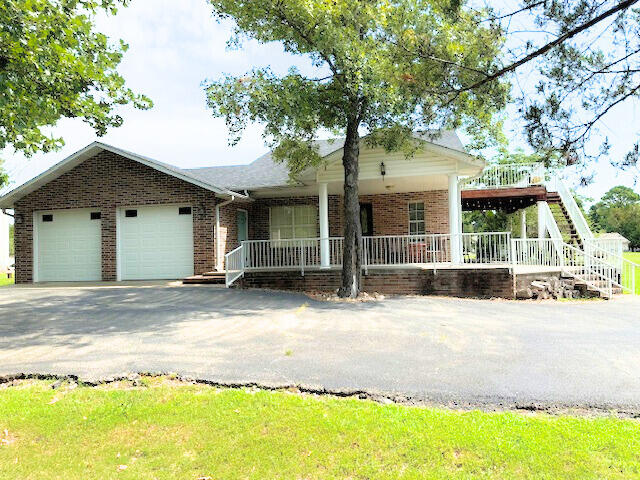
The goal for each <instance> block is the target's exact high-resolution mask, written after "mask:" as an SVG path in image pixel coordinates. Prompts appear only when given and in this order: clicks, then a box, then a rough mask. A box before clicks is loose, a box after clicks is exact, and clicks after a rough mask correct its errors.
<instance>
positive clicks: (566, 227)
mask: <svg viewBox="0 0 640 480" xmlns="http://www.w3.org/2000/svg"><path fill="white" fill-rule="evenodd" d="M547 203H548V204H549V208H550V209H551V213H552V214H553V218H554V219H555V221H556V223H557V224H558V228H559V229H560V233H561V234H562V239H563V241H564V242H565V243H568V244H569V245H574V246H575V247H578V248H582V247H583V245H582V239H581V238H580V236H579V235H578V231H577V230H576V227H575V225H574V224H573V220H571V216H570V215H569V212H567V209H566V207H565V206H564V204H563V203H562V199H561V198H560V195H559V194H558V193H557V192H549V193H548V194H547Z"/></svg>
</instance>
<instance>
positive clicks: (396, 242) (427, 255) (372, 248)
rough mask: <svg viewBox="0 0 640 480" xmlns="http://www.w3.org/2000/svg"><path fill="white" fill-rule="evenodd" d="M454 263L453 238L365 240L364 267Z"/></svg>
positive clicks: (369, 238) (428, 236)
mask: <svg viewBox="0 0 640 480" xmlns="http://www.w3.org/2000/svg"><path fill="white" fill-rule="evenodd" d="M450 261H451V235H448V234H442V235H439V234H433V235H382V236H379V237H363V238H362V266H363V267H364V268H367V267H380V266H397V265H412V264H418V263H446V262H450Z"/></svg>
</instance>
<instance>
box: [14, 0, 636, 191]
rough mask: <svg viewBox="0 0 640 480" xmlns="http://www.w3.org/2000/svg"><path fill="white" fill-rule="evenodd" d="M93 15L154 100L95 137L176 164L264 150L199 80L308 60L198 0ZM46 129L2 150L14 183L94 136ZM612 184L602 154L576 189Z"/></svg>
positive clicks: (631, 113) (622, 119) (621, 116)
mask: <svg viewBox="0 0 640 480" xmlns="http://www.w3.org/2000/svg"><path fill="white" fill-rule="evenodd" d="M97 23H98V28H99V29H100V30H101V31H103V32H105V33H107V34H108V35H109V36H110V37H112V38H114V39H117V38H122V39H124V40H125V41H126V42H127V43H128V44H129V46H130V49H129V51H128V52H127V53H126V54H125V57H124V60H123V62H122V64H121V66H120V68H119V71H120V72H121V74H122V75H123V76H124V77H125V79H126V81H127V83H128V85H129V86H130V87H131V88H132V89H133V90H134V91H136V92H141V93H145V94H146V95H148V96H149V97H151V98H152V100H153V101H154V107H153V109H152V110H150V111H136V110H134V109H130V108H123V109H121V111H120V112H121V114H122V115H123V117H124V119H125V123H124V125H123V126H122V127H120V128H117V129H112V130H110V131H109V133H108V134H107V135H106V136H104V137H102V138H100V139H99V140H100V141H103V142H106V143H109V144H112V145H114V146H117V147H120V148H123V149H126V150H131V151H133V152H136V153H139V154H141V155H146V156H149V157H152V158H155V159H157V160H160V161H163V162H167V163H171V164H174V165H177V166H180V167H199V166H210V165H228V164H242V163H248V162H250V161H252V160H254V159H255V158H257V157H258V156H259V155H261V154H262V153H264V152H265V151H266V150H267V149H266V146H265V145H264V142H263V139H262V137H261V133H262V130H261V128H260V127H259V126H254V127H252V128H249V129H248V130H247V131H246V132H245V135H244V137H243V139H242V141H241V142H240V144H239V145H237V146H235V147H233V148H232V147H229V146H228V145H227V132H226V129H225V126H224V121H223V120H218V119H214V118H212V117H211V114H210V112H209V111H208V110H207V107H206V104H205V97H204V93H203V89H202V87H201V83H202V81H203V80H205V79H207V78H218V77H219V76H220V75H222V74H223V73H231V74H242V73H245V72H246V71H248V70H250V69H251V68H252V67H254V66H267V65H268V66H271V68H273V69H274V70H275V71H283V72H284V71H285V70H286V68H287V67H288V66H290V65H291V64H292V62H295V63H296V64H297V65H298V66H300V67H302V68H303V70H304V69H306V68H305V66H306V65H308V63H307V62H305V61H304V60H303V59H294V58H292V57H291V56H288V55H286V54H284V52H283V51H282V49H281V48H280V47H279V46H278V45H266V46H264V45H258V44H256V43H248V44H245V45H244V48H242V49H241V50H239V51H229V50H227V48H226V44H225V42H226V40H227V39H228V38H229V36H230V32H231V30H230V26H229V25H228V24H219V23H217V22H216V21H215V20H214V19H213V18H212V16H211V12H210V9H209V7H208V6H207V4H206V2H205V1H204V0H180V1H176V0H135V1H134V2H132V3H131V6H130V7H128V8H122V9H121V10H120V12H119V13H118V15H117V16H115V17H100V18H98V21H97ZM638 113H639V112H638V107H637V104H636V105H626V106H624V107H622V108H620V109H618V110H617V111H616V112H615V115H612V116H610V117H609V118H608V120H607V124H606V125H604V126H602V127H601V128H602V131H603V133H604V134H606V135H608V136H609V140H610V142H611V143H613V145H614V148H613V150H612V155H613V156H621V155H623V154H624V152H626V151H627V149H628V148H629V145H630V144H631V143H632V142H633V141H634V139H637V135H638V133H639V131H640V128H639V127H638V125H640V121H639V120H640V115H638ZM514 129H515V131H514ZM517 131H519V126H518V125H508V131H507V133H508V135H509V137H510V138H512V139H513V140H514V142H513V143H514V145H517V144H518V143H519V140H518V138H517V134H516V133H517ZM53 132H54V134H55V135H60V136H62V137H64V139H65V141H66V146H65V147H64V148H63V149H62V150H60V151H57V152H53V153H49V154H46V155H37V156H34V157H32V158H31V159H29V160H25V159H24V158H23V157H21V156H18V155H15V154H12V152H10V151H5V152H3V153H2V158H4V159H5V160H6V161H5V169H6V170H7V171H8V172H9V173H10V175H11V180H12V183H13V187H15V186H16V185H18V184H21V183H23V182H25V181H27V180H29V179H30V178H32V177H34V176H36V175H38V174H39V173H41V172H42V171H44V170H45V169H47V168H49V167H50V166H52V165H53V164H55V163H57V162H59V161H60V160H62V159H64V158H65V157H67V156H68V155H70V154H72V153H73V152H75V151H77V150H80V149H81V148H83V147H84V146H86V145H87V144H89V143H91V142H92V141H94V140H96V136H95V134H94V133H93V130H92V129H91V128H89V127H88V126H86V125H85V124H84V123H83V122H82V121H81V120H62V121H60V122H59V123H58V125H57V126H56V127H55V128H54V129H53ZM617 184H626V185H629V186H633V177H632V175H629V174H626V175H625V174H620V173H619V172H618V171H617V170H616V169H614V168H613V167H612V166H611V165H610V164H609V162H608V159H603V160H602V161H601V162H600V164H599V166H598V175H597V178H596V181H595V182H594V183H593V184H592V185H591V186H589V187H587V188H584V189H581V190H580V193H582V194H585V195H587V196H591V197H594V198H599V197H600V196H601V195H602V194H603V193H604V192H606V191H607V190H608V189H609V188H611V187H612V186H614V185H617ZM635 188H636V190H638V187H635Z"/></svg>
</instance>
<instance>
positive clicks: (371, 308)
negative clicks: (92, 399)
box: [0, 284, 640, 412]
mask: <svg viewBox="0 0 640 480" xmlns="http://www.w3.org/2000/svg"><path fill="white" fill-rule="evenodd" d="M142 371H144V372H177V373H181V374H185V375H191V376H194V377H200V378H204V379H209V380H214V381H220V382H239V383H244V382H257V383H264V384H304V385H312V386H321V387H325V388H328V389H332V390H336V389H362V390H367V391H371V392H378V393H392V394H398V393H399V394H402V395H406V396H408V397H410V398H411V399H414V400H416V401H427V402H436V403H452V402H455V403H458V404H462V405H469V404H471V405H495V404H499V405H505V404H506V405H513V404H514V403H515V404H531V403H537V404H539V405H540V406H561V407H565V406H569V407H571V406H579V407H594V406H596V407H600V408H622V409H625V410H627V411H631V412H640V301H638V299H636V298H630V297H624V298H618V299H616V300H614V301H610V302H604V301H590V302H566V303H564V302H541V303H535V302H512V301H487V300H460V299H450V298H434V297H422V298H418V297H396V298H388V299H386V300H384V301H380V302H375V303H361V304H336V303H325V302H317V301H313V300H310V299H309V298H307V297H306V296H303V295H298V294H288V293H273V292H265V291H239V290H226V289H223V288H216V287H206V286H191V287H187V286H179V287H177V286H166V285H164V284H163V285H153V286H146V285H135V286H128V287H119V288H111V287H100V288H86V287H83V288H79V287H77V286H56V287H47V286H44V287H28V288H25V287H5V288H1V289H0V374H14V373H54V374H75V375H78V376H80V377H82V378H85V379H88V380H96V379H99V378H103V377H108V376H118V375H121V374H125V373H127V372H142Z"/></svg>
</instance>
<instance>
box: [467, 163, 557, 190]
mask: <svg viewBox="0 0 640 480" xmlns="http://www.w3.org/2000/svg"><path fill="white" fill-rule="evenodd" d="M544 181H545V167H544V164H543V163H540V162H538V163H505V164H497V165H489V166H487V167H486V168H485V169H484V171H483V172H482V175H480V176H479V177H477V178H470V179H469V180H468V181H464V182H463V183H462V189H463V190H486V189H494V188H523V187H530V186H532V185H542V184H544Z"/></svg>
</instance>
